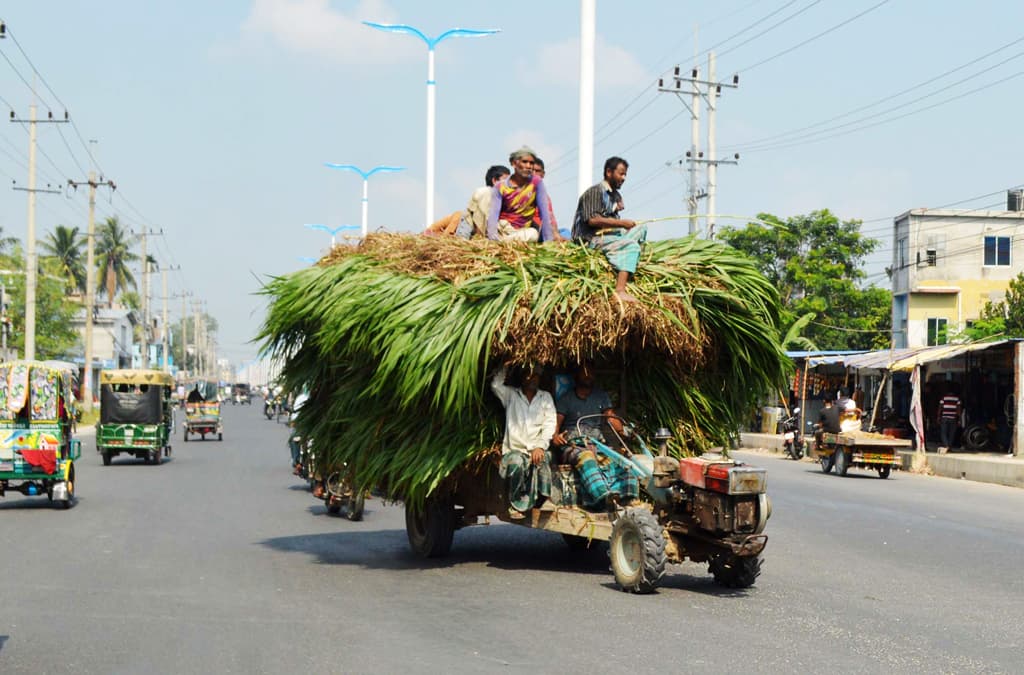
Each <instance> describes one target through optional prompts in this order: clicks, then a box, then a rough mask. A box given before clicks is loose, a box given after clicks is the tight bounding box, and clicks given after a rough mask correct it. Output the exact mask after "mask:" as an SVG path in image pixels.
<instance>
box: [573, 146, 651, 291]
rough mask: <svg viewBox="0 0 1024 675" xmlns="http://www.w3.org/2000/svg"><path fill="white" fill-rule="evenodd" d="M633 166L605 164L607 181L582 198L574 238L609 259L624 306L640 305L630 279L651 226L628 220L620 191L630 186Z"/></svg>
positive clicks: (616, 161) (623, 162)
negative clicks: (629, 172) (628, 179)
mask: <svg viewBox="0 0 1024 675" xmlns="http://www.w3.org/2000/svg"><path fill="white" fill-rule="evenodd" d="M628 169H629V162H627V161H626V160H624V159H622V158H621V157H610V158H608V160H607V161H605V163H604V181H603V182H601V183H598V184H597V185H594V186H593V187H591V188H588V189H587V190H586V192H584V193H583V194H582V195H580V201H579V203H578V204H577V205H576V217H575V218H573V222H572V238H573V239H574V240H576V241H579V242H583V243H585V244H587V245H588V246H590V247H591V248H596V249H598V250H599V251H601V252H602V253H604V254H605V256H606V257H607V258H608V262H609V263H611V266H612V268H613V269H614V270H615V273H616V277H615V296H616V297H617V298H618V299H619V300H621V301H623V302H636V298H634V297H633V296H632V295H630V294H629V293H628V292H627V291H626V284H627V283H628V282H629V278H630V277H631V276H632V275H633V274H634V273H635V272H636V266H637V263H639V262H640V245H641V244H643V243H644V240H645V239H646V238H647V226H646V225H639V224H637V222H636V221H633V220H626V219H624V218H623V217H622V216H621V215H620V213H621V212H622V210H623V209H624V208H625V207H624V206H623V203H622V193H620V192H619V189H620V188H621V187H622V184H623V183H625V182H626V171H627V170H628Z"/></svg>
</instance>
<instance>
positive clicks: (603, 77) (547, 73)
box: [521, 36, 654, 89]
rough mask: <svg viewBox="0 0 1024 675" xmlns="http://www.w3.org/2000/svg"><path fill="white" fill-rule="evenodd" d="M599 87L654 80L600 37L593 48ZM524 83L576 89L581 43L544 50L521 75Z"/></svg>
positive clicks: (629, 56) (567, 42)
mask: <svg viewBox="0 0 1024 675" xmlns="http://www.w3.org/2000/svg"><path fill="white" fill-rule="evenodd" d="M594 59H595V69H596V70H595V72H596V73H597V87H598V88H599V89H600V88H602V87H635V86H636V85H637V84H638V83H641V84H642V83H644V82H646V81H648V80H652V81H653V80H654V76H653V75H651V74H650V73H649V72H647V69H646V68H644V67H643V66H642V65H641V64H640V62H639V61H638V60H637V59H636V57H635V56H633V54H632V53H630V52H629V51H627V50H626V49H625V48H623V47H619V46H618V45H613V44H611V43H609V42H608V41H607V40H605V39H604V38H603V37H601V36H598V37H597V40H596V42H595V45H594ZM521 72H522V78H523V80H524V81H528V82H531V83H538V82H539V83H542V84H551V85H557V86H567V85H571V86H573V87H576V86H578V85H579V81H580V41H579V38H570V39H568V40H565V41H563V42H558V43H555V44H550V45H546V46H544V47H541V48H540V50H539V51H538V53H537V60H536V61H535V62H534V63H533V64H532V65H531V66H530V67H529V68H524V69H523V70H522V71H521Z"/></svg>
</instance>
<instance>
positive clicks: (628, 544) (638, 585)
mask: <svg viewBox="0 0 1024 675" xmlns="http://www.w3.org/2000/svg"><path fill="white" fill-rule="evenodd" d="M609 548H610V556H611V560H612V572H613V573H614V574H615V582H616V583H617V584H618V585H619V588H621V589H622V590H623V591H627V592H629V593H650V592H652V591H653V590H654V589H655V588H657V587H658V584H659V583H660V582H661V578H662V577H663V576H665V563H666V557H665V537H664V535H662V533H661V524H660V523H658V519H657V518H655V517H654V514H653V513H651V512H650V511H648V510H647V509H645V508H642V507H633V508H628V509H626V511H625V512H624V513H623V514H622V515H621V516H619V518H618V520H616V521H615V524H614V525H613V526H612V538H611V541H610V542H609Z"/></svg>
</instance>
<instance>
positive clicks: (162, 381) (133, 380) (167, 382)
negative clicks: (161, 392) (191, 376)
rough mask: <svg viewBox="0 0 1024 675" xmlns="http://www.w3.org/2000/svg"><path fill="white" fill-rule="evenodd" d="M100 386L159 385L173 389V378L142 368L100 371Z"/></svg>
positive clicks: (166, 374) (169, 375)
mask: <svg viewBox="0 0 1024 675" xmlns="http://www.w3.org/2000/svg"><path fill="white" fill-rule="evenodd" d="M100 384H101V385H102V384H131V385H136V384H137V385H143V384H149V385H160V386H164V387H173V386H174V378H173V377H171V374H170V373H166V372H164V371H162V370H146V369H142V368H137V369H136V368H131V369H120V370H103V371H100Z"/></svg>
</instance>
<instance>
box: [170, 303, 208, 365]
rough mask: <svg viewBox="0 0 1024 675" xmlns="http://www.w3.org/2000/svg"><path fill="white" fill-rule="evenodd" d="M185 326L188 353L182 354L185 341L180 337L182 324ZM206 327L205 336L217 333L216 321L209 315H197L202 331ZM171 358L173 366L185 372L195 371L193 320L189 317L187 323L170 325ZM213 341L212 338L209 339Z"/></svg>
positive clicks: (181, 322) (177, 322)
mask: <svg viewBox="0 0 1024 675" xmlns="http://www.w3.org/2000/svg"><path fill="white" fill-rule="evenodd" d="M183 323H184V325H185V337H187V338H188V353H187V354H186V353H184V348H185V339H184V338H183V337H182V324H183ZM204 325H205V326H206V334H207V335H210V336H214V335H216V333H217V329H218V324H217V319H215V318H213V317H212V316H210V315H209V314H206V313H203V314H200V315H199V326H200V329H202V327H203V326H204ZM170 337H171V349H170V351H171V357H172V358H173V359H174V363H175V365H177V366H178V367H179V368H184V369H185V370H195V366H196V363H195V349H194V348H195V340H196V338H195V318H194V316H192V315H189V317H188V322H183V321H181V320H178V321H176V322H173V323H172V324H171V336H170ZM211 339H214V338H211Z"/></svg>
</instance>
